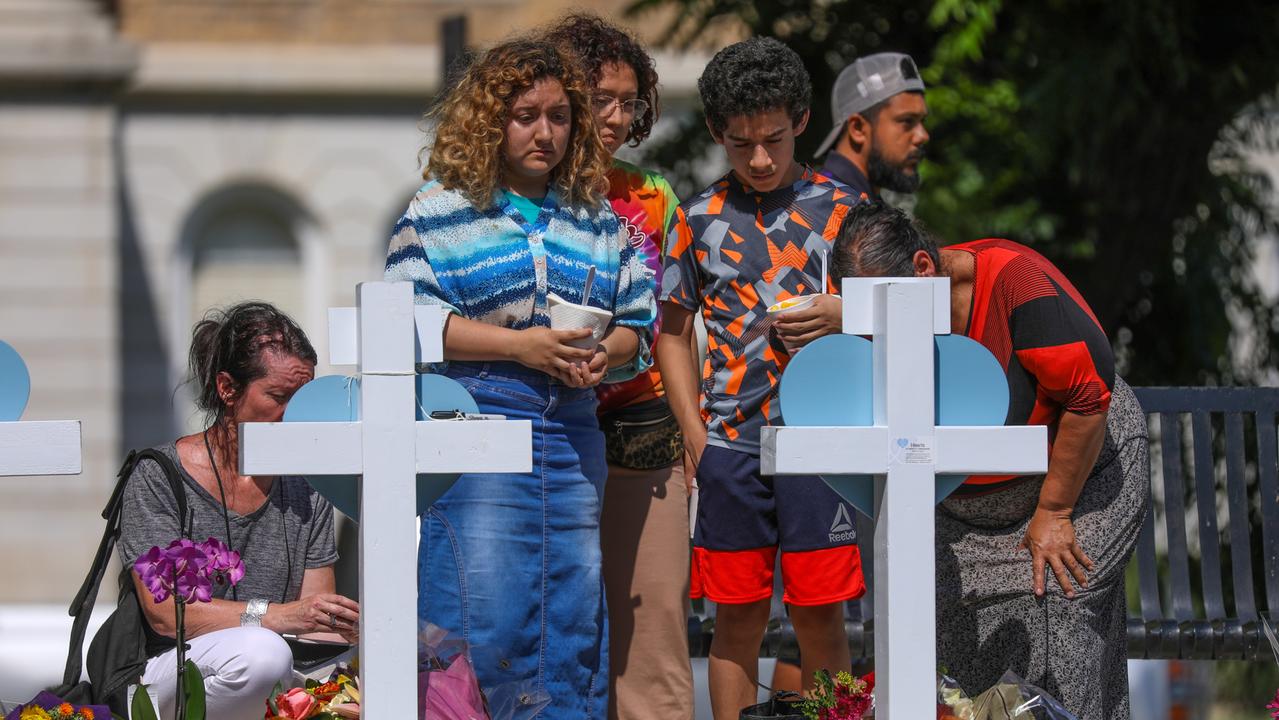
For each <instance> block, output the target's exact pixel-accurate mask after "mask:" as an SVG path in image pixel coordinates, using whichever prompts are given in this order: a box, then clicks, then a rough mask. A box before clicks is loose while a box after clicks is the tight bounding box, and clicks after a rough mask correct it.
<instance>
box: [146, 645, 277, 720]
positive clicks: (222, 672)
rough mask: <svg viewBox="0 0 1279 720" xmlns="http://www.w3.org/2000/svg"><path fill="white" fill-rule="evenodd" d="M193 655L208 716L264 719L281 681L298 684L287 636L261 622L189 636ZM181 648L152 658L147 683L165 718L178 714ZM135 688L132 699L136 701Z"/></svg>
mask: <svg viewBox="0 0 1279 720" xmlns="http://www.w3.org/2000/svg"><path fill="white" fill-rule="evenodd" d="M187 644H188V645H190V646H191V649H190V650H188V651H187V659H188V660H190V661H191V662H193V663H195V666H196V667H197V668H199V669H200V673H201V674H202V675H203V676H204V694H205V701H206V703H207V708H208V711H207V713H206V714H207V717H209V718H211V719H214V718H216V720H260V718H261V717H262V714H263V713H264V712H265V711H266V705H265V703H266V699H267V696H268V695H270V694H271V691H272V690H273V689H274V688H275V684H276V683H281V684H283V686H284V687H285V688H288V687H291V686H292V684H293V653H292V651H290V650H289V645H288V643H286V642H285V641H284V638H282V637H280V636H279V635H277V634H275V633H274V632H271V631H270V630H265V629H263V628H258V627H239V628H228V629H226V630H218V631H216V632H211V633H209V634H207V635H201V636H199V637H196V638H192V639H190V640H188V641H187ZM177 653H178V651H177V650H170V651H169V652H166V653H163V654H161V655H157V656H155V657H153V658H151V659H150V660H149V661H147V668H146V671H145V672H144V673H143V674H142V683H143V684H144V685H146V686H147V694H148V695H150V696H151V704H152V705H153V706H154V707H155V709H156V711H157V712H158V713H159V714H160V718H161V719H162V720H169V719H170V718H172V717H173V715H174V712H175V705H176V697H177V696H176V692H177V675H178V667H177ZM132 698H133V694H132V691H130V694H129V701H130V704H132Z"/></svg>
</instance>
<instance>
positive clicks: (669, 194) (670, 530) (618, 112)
mask: <svg viewBox="0 0 1279 720" xmlns="http://www.w3.org/2000/svg"><path fill="white" fill-rule="evenodd" d="M549 39H550V40H551V41H553V42H556V43H558V44H561V45H564V46H566V47H568V48H570V49H571V50H572V51H573V52H574V53H576V54H577V56H578V57H579V58H580V60H581V64H582V66H583V70H584V71H585V72H586V76H587V82H588V84H589V86H590V92H591V108H592V110H593V112H594V115H595V124H596V127H597V128H598V129H599V136H600V139H601V140H602V141H603V143H604V147H605V149H606V150H607V151H608V153H609V155H614V153H616V152H617V151H618V150H619V149H621V148H622V146H623V145H626V144H630V145H631V146H636V145H639V144H640V143H641V142H642V141H643V140H644V139H645V138H647V137H648V134H649V132H650V131H651V130H652V129H653V123H654V122H656V120H657V115H658V111H657V72H656V70H655V69H654V66H653V59H652V58H651V57H649V55H648V53H647V52H645V51H644V48H643V47H641V46H640V44H639V43H638V42H636V41H635V39H634V38H632V37H631V36H630V35H628V34H627V33H626V32H624V31H622V30H620V29H618V28H616V27H613V26H612V25H610V24H608V23H606V22H605V21H603V20H601V19H599V18H598V17H594V16H591V15H580V14H579V15H570V16H568V17H567V18H565V19H564V20H563V21H561V22H560V23H559V24H558V25H557V26H556V27H555V28H554V29H553V30H552V31H551V33H550V36H549ZM608 179H609V190H608V195H607V198H608V201H609V203H611V204H612V206H613V210H614V212H616V213H617V216H618V218H619V220H621V223H622V225H623V226H624V227H625V228H626V229H627V231H628V233H629V236H630V242H631V245H632V246H633V247H634V248H635V250H636V252H637V253H638V254H639V256H640V257H642V258H643V260H644V262H645V264H646V265H647V266H648V268H649V270H650V271H651V272H652V273H653V275H654V277H656V278H659V282H660V277H659V276H660V274H661V271H662V255H663V251H664V250H665V245H666V237H667V232H668V230H669V229H670V228H671V226H672V224H673V222H672V221H673V218H674V217H675V209H676V207H677V206H678V205H679V199H678V198H676V197H675V193H674V192H673V191H672V190H671V186H670V185H669V184H668V183H667V182H666V180H665V178H663V177H662V176H661V175H658V174H657V173H654V172H650V171H647V170H642V169H640V168H637V167H635V166H634V165H632V164H630V163H628V162H625V161H623V160H619V159H617V157H616V156H614V157H613V165H612V170H611V171H610V173H609V176H608ZM653 337H654V338H656V337H657V328H656V324H654V327H653ZM655 352H656V349H655ZM598 395H599V400H600V407H599V418H600V429H601V430H603V431H604V438H605V445H606V451H607V456H608V483H607V484H606V485H605V489H604V514H603V517H602V518H601V520H600V535H601V537H600V541H601V545H602V548H603V557H604V588H605V593H606V596H607V598H608V612H609V647H610V659H609V662H610V673H609V682H610V689H611V693H610V697H611V700H610V702H609V718H613V719H617V718H623V719H629V718H637V719H647V718H669V719H671V720H681V719H684V720H691V718H692V708H693V703H692V695H693V677H692V671H691V669H690V667H689V660H688V626H687V618H688V608H687V606H688V580H689V577H688V570H689V567H688V566H689V550H688V487H687V484H686V479H685V475H684V466H683V462H682V460H683V456H684V451H683V441H682V439H681V437H680V434H679V425H678V424H677V423H676V422H675V417H674V415H673V414H672V413H671V409H670V406H669V405H668V404H667V402H666V397H665V393H664V392H663V390H662V381H661V377H660V375H659V374H658V371H657V368H651V369H650V370H649V371H648V372H645V373H643V374H641V375H639V376H638V377H636V378H634V379H632V380H630V381H627V382H623V383H616V384H604V385H600V386H599V388H598Z"/></svg>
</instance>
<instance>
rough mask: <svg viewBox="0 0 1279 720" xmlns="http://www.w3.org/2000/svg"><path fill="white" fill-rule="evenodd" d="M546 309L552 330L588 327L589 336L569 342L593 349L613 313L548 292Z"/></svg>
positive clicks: (611, 319)
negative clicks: (549, 316)
mask: <svg viewBox="0 0 1279 720" xmlns="http://www.w3.org/2000/svg"><path fill="white" fill-rule="evenodd" d="M546 304H547V311H548V312H549V313H550V315H551V329H552V330H578V329H581V328H589V329H590V331H591V335H590V337H585V338H582V339H581V340H574V341H572V342H570V343H569V345H572V346H573V347H579V348H582V349H584V350H594V349H595V346H596V345H599V344H600V341H601V340H603V339H604V333H605V332H607V331H608V324H609V323H610V322H612V321H613V313H611V312H609V311H607V310H601V309H600V308H597V307H592V306H590V305H578V304H577V303H571V302H569V301H567V300H565V299H564V298H562V297H560V296H559V295H556V294H555V293H550V294H549V295H547V296H546Z"/></svg>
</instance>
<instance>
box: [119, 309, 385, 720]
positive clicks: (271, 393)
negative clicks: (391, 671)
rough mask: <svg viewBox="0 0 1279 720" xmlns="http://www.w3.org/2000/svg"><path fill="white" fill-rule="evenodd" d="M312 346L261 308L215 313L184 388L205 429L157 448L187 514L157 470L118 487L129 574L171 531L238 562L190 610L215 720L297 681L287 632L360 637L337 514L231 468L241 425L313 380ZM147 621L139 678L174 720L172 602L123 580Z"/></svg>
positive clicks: (195, 343) (307, 493) (252, 713)
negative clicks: (231, 574)
mask: <svg viewBox="0 0 1279 720" xmlns="http://www.w3.org/2000/svg"><path fill="white" fill-rule="evenodd" d="M315 360H316V356H315V350H314V349H313V348H312V347H311V343H310V341H309V340H307V338H306V335H305V334H304V333H303V332H302V330H301V328H299V327H298V326H297V325H296V324H295V323H294V322H293V321H292V320H291V319H290V318H289V317H288V316H287V315H285V314H284V313H282V312H280V311H279V310H277V309H276V308H274V307H273V306H271V305H268V304H266V303H254V302H250V303H243V304H240V305H236V306H234V307H230V308H227V309H226V310H224V311H220V312H219V311H215V312H212V313H210V314H209V315H208V316H207V317H206V318H205V319H204V320H202V321H200V322H199V323H197V324H196V326H195V331H194V337H193V338H192V341H191V353H190V365H191V381H192V383H193V384H194V385H195V388H196V391H197V397H196V405H197V407H199V408H200V409H201V410H203V411H204V412H205V414H206V415H207V417H208V419H209V426H208V428H206V429H205V430H204V431H202V432H198V433H195V434H194V435H187V436H185V437H181V438H178V439H177V440H176V441H175V442H172V443H169V444H168V445H163V446H161V447H159V448H157V449H158V450H159V451H160V452H161V453H163V454H164V455H166V456H168V458H169V459H170V460H172V461H173V463H174V465H175V466H176V467H177V468H178V470H179V472H180V474H181V476H182V481H183V490H185V493H186V506H187V512H188V517H185V518H183V517H179V516H178V502H177V499H176V498H175V497H174V494H173V491H172V488H171V487H170V484H169V481H168V479H167V477H168V476H167V475H166V474H165V471H164V470H163V469H162V468H161V467H160V465H159V464H158V463H157V462H155V461H154V460H150V459H145V460H142V461H140V462H139V463H138V464H137V465H136V466H135V468H134V470H133V474H132V475H130V477H129V481H128V483H127V484H126V487H125V491H124V496H123V503H124V504H123V512H122V519H121V534H120V539H119V542H118V544H117V547H118V548H119V552H120V561H121V562H122V563H123V564H124V565H125V567H131V566H132V565H133V563H134V561H135V560H137V559H138V557H139V556H140V555H142V554H143V553H145V552H146V551H147V550H149V549H150V548H152V547H153V546H159V547H165V546H167V545H168V544H169V543H170V542H171V541H173V540H175V539H177V538H179V537H188V538H191V539H192V540H194V541H196V542H200V541H202V540H204V539H206V538H210V537H212V538H217V539H218V540H221V541H222V542H224V543H225V544H226V545H227V546H229V547H230V548H231V549H232V550H234V551H236V552H238V553H239V554H240V557H241V559H242V560H243V562H244V570H245V573H244V577H243V578H242V579H241V580H240V582H239V583H237V584H236V585H235V586H233V587H231V588H229V589H228V587H227V586H226V585H216V584H215V586H214V588H213V595H214V599H213V601H212V602H208V603H192V604H189V605H187V606H186V622H185V624H186V639H187V643H188V644H189V645H190V650H188V651H187V658H188V659H190V660H192V661H193V662H195V665H196V667H198V668H199V669H200V672H201V674H202V675H203V676H204V687H205V693H206V696H207V697H206V699H207V712H208V716H209V717H210V718H226V719H227V720H247V719H249V718H260V717H261V716H262V707H263V705H262V703H263V701H264V700H265V699H266V697H267V695H269V694H270V692H271V690H272V688H274V687H275V684H276V683H277V682H282V683H283V684H284V686H285V687H289V686H290V685H291V684H292V667H293V655H292V653H291V651H290V649H289V645H288V644H287V643H286V642H285V641H284V639H283V638H281V637H280V635H281V634H282V633H289V634H304V633H314V632H326V631H336V632H337V633H340V634H341V635H342V637H343V638H344V639H345V640H347V641H348V642H355V641H356V640H357V639H358V632H359V630H358V627H359V621H360V607H359V605H358V604H357V603H356V602H355V601H354V600H351V599H349V598H346V597H343V596H341V595H338V594H336V593H335V592H334V582H335V581H334V576H333V564H334V563H335V562H337V550H336V548H335V546H334V542H333V507H332V506H331V505H329V502H328V501H327V500H325V499H324V498H322V497H320V495H319V494H318V493H316V492H315V491H314V490H313V489H312V488H311V486H310V485H308V484H307V482H306V480H305V479H303V478H300V477H256V476H244V475H241V474H240V473H239V470H238V466H237V464H236V463H237V459H238V457H239V440H238V436H237V430H238V428H239V424H240V423H244V422H278V421H279V420H280V419H281V418H282V417H283V416H284V408H285V406H286V405H287V404H288V402H289V399H290V398H292V397H293V394H294V393H295V392H297V390H298V388H300V387H302V386H303V385H305V384H306V383H307V382H309V381H310V380H311V378H313V377H314V376H315ZM132 575H133V582H134V584H135V585H136V587H137V592H138V598H139V600H140V602H141V605H142V609H143V614H144V615H145V616H146V619H147V624H148V627H147V628H146V630H147V650H148V655H150V656H151V660H150V661H149V662H148V663H147V666H146V670H145V672H144V673H143V676H142V683H143V684H145V685H147V686H148V688H147V689H148V692H150V693H151V696H152V703H153V705H154V706H155V707H156V709H157V710H158V712H159V713H160V716H161V717H166V718H168V717H173V713H174V705H175V696H174V691H175V679H176V672H177V663H176V662H175V653H176V650H174V649H173V648H174V640H173V638H174V634H175V632H176V629H175V628H174V624H173V623H174V616H173V600H172V598H170V599H168V600H166V601H164V602H162V603H155V602H152V601H151V599H150V595H149V593H148V592H147V590H146V587H145V586H144V585H143V583H142V581H141V579H140V578H139V577H138V574H137V572H136V571H134V572H133V573H132Z"/></svg>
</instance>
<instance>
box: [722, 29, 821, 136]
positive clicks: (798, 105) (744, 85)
mask: <svg viewBox="0 0 1279 720" xmlns="http://www.w3.org/2000/svg"><path fill="white" fill-rule="evenodd" d="M697 90H698V92H699V93H701V96H702V105H703V107H704V108H705V110H706V121H707V122H708V123H709V124H710V126H711V129H712V130H714V131H715V134H716V135H719V134H722V133H723V132H724V130H725V129H727V128H728V120H729V118H732V117H735V116H739V115H755V114H758V113H763V112H768V111H770V110H777V109H781V110H785V111H786V114H787V115H789V116H790V119H791V122H793V123H795V124H799V122H800V120H802V119H803V117H804V113H805V112H807V111H808V107H809V104H810V103H811V102H812V99H813V83H812V81H811V80H810V79H809V77H808V70H806V69H805V68H804V62H803V61H802V60H800V59H799V55H798V54H797V53H796V52H795V51H794V50H791V49H790V48H788V47H786V45H784V44H783V43H781V42H780V41H778V40H774V39H773V38H762V37H754V38H750V39H749V40H743V41H742V42H739V43H735V44H733V45H729V46H728V47H726V48H724V49H723V50H720V51H719V52H717V53H715V57H713V58H711V61H710V63H708V64H707V65H706V70H705V71H703V72H702V77H701V78H699V79H698V81H697Z"/></svg>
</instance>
